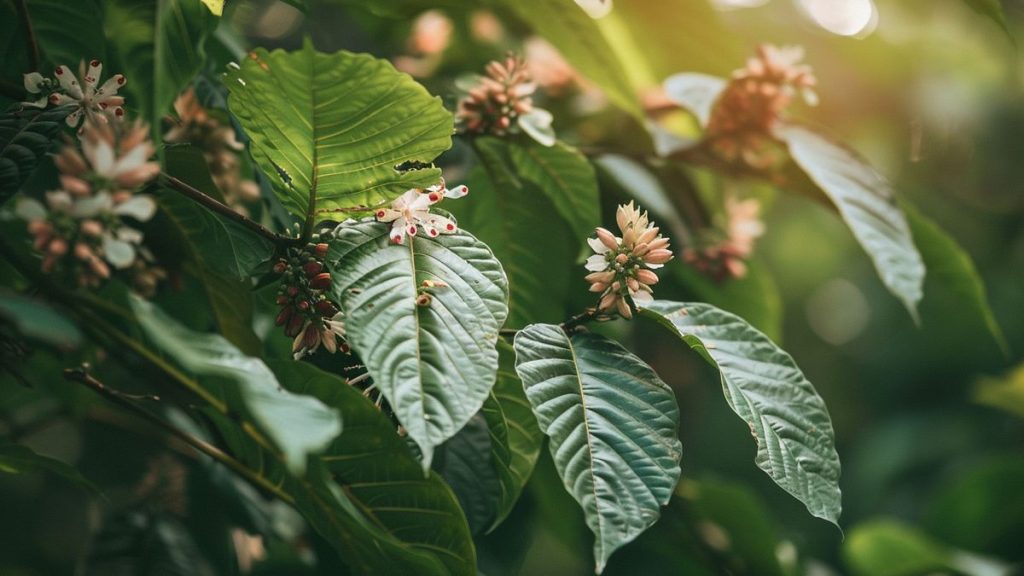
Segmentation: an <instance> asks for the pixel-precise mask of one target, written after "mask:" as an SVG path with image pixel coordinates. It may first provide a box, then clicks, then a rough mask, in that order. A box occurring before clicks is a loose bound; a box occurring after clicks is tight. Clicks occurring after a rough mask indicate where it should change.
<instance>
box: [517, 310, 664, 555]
mask: <svg viewBox="0 0 1024 576" xmlns="http://www.w3.org/2000/svg"><path fill="white" fill-rule="evenodd" d="M515 351H516V372H517V373H518V374H519V377H520V378H522V380H523V386H524V388H525V389H526V397H527V398H528V399H529V401H530V405H531V406H532V407H533V412H534V414H536V416H537V420H538V422H539V423H540V427H541V429H542V430H543V431H544V433H545V434H547V435H548V437H549V438H550V441H551V442H550V447H551V455H552V456H553V458H554V462H555V466H556V467H557V468H558V473H559V475H560V476H561V477H562V481H563V482H564V483H565V488H566V490H568V491H569V492H570V493H571V494H572V495H573V497H574V498H575V499H576V501H577V502H579V503H580V506H582V508H583V512H584V514H585V516H586V520H587V525H588V526H589V527H590V529H591V530H592V531H593V532H594V535H595V538H596V539H595V542H594V557H595V560H596V562H597V571H598V572H599V573H600V572H601V570H602V569H603V568H604V565H605V563H606V562H607V560H608V557H609V556H610V555H611V554H612V552H614V551H615V550H616V549H617V548H619V547H620V546H622V545H623V544H626V543H628V542H630V541H631V540H633V539H634V538H636V537H637V536H638V535H639V534H640V533H642V532H643V531H644V530H646V529H647V528H649V527H650V526H651V525H652V524H654V522H655V521H656V520H657V519H658V515H659V514H660V508H661V506H663V505H665V504H667V503H668V500H669V498H670V497H671V496H672V491H673V490H674V489H675V486H676V482H678V480H679V474H680V468H679V458H680V454H681V451H682V447H681V445H680V442H679V439H678V438H677V437H676V428H677V426H678V424H679V409H678V407H677V406H676V401H675V396H674V395H673V394H672V390H671V389H670V388H669V387H668V386H667V385H666V384H665V383H664V382H662V381H661V379H660V378H658V375H657V374H655V373H654V371H653V370H651V368H650V367H649V366H647V365H646V364H645V363H644V362H643V361H642V360H640V359H639V358H637V357H636V356H634V355H633V354H631V353H629V352H628V351H627V350H626V349H625V348H623V347H622V346H620V345H619V344H617V343H615V342H613V341H611V340H608V339H606V338H604V337H602V336H598V335H596V334H592V333H582V334H574V335H572V336H571V337H570V336H567V335H566V334H565V332H564V331H563V330H562V329H561V327H559V326H556V325H551V324H533V325H530V326H527V327H526V328H525V329H523V330H521V331H520V332H519V333H518V334H517V335H516V339H515Z"/></svg>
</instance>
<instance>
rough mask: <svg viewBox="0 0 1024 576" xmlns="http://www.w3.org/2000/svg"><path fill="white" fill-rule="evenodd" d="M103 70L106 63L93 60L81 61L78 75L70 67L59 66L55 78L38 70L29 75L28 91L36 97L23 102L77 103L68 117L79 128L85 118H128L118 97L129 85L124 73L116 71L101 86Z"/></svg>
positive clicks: (38, 104) (26, 79) (38, 105)
mask: <svg viewBox="0 0 1024 576" xmlns="http://www.w3.org/2000/svg"><path fill="white" fill-rule="evenodd" d="M102 72H103V63H102V62H100V61H99V60H95V59H93V60H90V61H89V64H88V65H86V63H85V60H82V61H81V62H80V63H79V65H78V75H77V76H76V75H75V73H74V72H72V71H71V69H70V68H68V67H67V66H58V67H57V68H56V69H55V70H54V71H53V78H47V77H45V76H43V75H42V74H40V73H38V72H32V73H29V74H25V76H24V84H25V91H26V92H28V93H29V95H30V96H31V97H34V98H35V100H32V101H29V102H22V105H24V106H31V107H35V108H45V107H46V105H47V103H49V104H53V105H55V106H63V105H65V104H73V105H74V106H75V109H74V111H72V112H71V114H68V116H67V118H66V119H65V122H67V125H68V126H71V127H72V128H75V127H77V126H78V125H79V124H80V123H81V122H82V119H83V118H84V119H85V120H89V121H92V122H107V121H108V120H109V119H110V118H115V119H121V118H123V117H124V108H122V105H123V104H124V97H123V96H118V95H117V91H118V90H120V89H121V88H122V87H123V86H124V85H125V82H126V80H125V77H124V74H115V75H113V76H112V77H110V79H108V80H107V81H106V82H104V83H103V84H102V85H100V83H99V81H100V76H101V73H102ZM79 79H81V82H79Z"/></svg>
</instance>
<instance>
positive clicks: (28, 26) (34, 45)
mask: <svg viewBox="0 0 1024 576" xmlns="http://www.w3.org/2000/svg"><path fill="white" fill-rule="evenodd" d="M14 7H15V8H16V9H17V10H18V16H19V17H20V18H21V26H22V28H23V29H24V30H25V44H26V45H27V47H28V62H29V65H30V66H31V67H32V69H31V72H38V71H39V43H38V42H37V41H36V31H35V28H33V27H32V17H31V16H29V13H28V5H27V4H26V2H25V0H14Z"/></svg>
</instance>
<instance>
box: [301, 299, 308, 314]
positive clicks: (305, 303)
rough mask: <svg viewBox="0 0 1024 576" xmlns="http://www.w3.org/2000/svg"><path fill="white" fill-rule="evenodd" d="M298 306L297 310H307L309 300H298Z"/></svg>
mask: <svg viewBox="0 0 1024 576" xmlns="http://www.w3.org/2000/svg"><path fill="white" fill-rule="evenodd" d="M298 306H299V310H302V311H303V312H305V311H306V310H309V300H299V304H298Z"/></svg>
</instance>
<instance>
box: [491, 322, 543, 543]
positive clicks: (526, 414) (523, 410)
mask: <svg viewBox="0 0 1024 576" xmlns="http://www.w3.org/2000/svg"><path fill="white" fill-rule="evenodd" d="M498 353H499V355H500V363H499V365H498V381H497V382H496V383H495V384H494V388H493V389H492V390H491V394H490V396H488V398H487V400H486V401H485V402H484V409H483V414H484V418H485V419H486V420H487V427H488V430H489V432H490V436H491V463H492V465H493V466H494V467H495V470H496V471H497V474H498V483H499V485H500V488H501V492H500V494H499V496H498V501H497V506H496V508H497V511H496V513H495V517H494V519H493V522H492V525H491V529H492V530H493V529H494V528H496V527H497V526H498V525H499V524H501V522H502V521H503V520H504V519H505V517H506V516H508V514H509V512H511V511H512V508H513V507H514V506H515V504H516V502H517V501H518V500H519V495H520V494H521V493H522V491H523V488H524V487H525V486H526V482H527V481H528V480H529V479H530V475H531V474H533V467H534V466H535V465H536V464H537V457H538V456H540V447H541V443H542V442H543V441H544V436H543V433H542V432H541V431H540V427H539V426H538V425H537V418H536V417H535V416H534V415H533V410H532V409H531V408H530V402H529V401H528V400H527V399H526V394H525V392H524V390H523V382H522V381H521V380H520V379H519V376H518V375H517V374H516V371H515V351H514V350H513V349H512V347H511V346H509V345H508V344H506V343H504V342H501V343H499V344H498Z"/></svg>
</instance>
